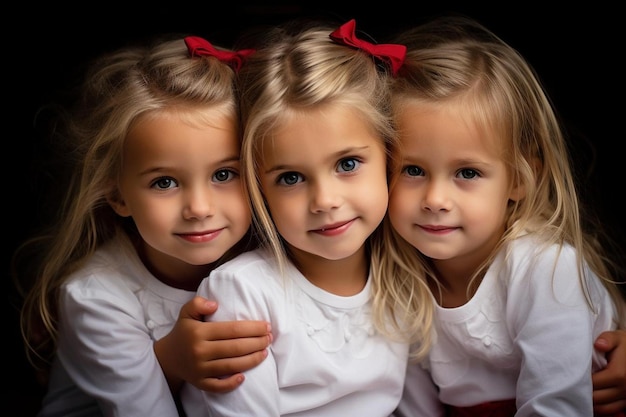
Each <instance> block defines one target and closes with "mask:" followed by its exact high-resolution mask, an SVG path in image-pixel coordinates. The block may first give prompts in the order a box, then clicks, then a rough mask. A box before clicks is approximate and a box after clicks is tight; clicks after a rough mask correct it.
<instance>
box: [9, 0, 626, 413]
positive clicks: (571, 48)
mask: <svg viewBox="0 0 626 417" xmlns="http://www.w3.org/2000/svg"><path fill="white" fill-rule="evenodd" d="M155 3H156V2H155ZM210 3H211V2H206V1H205V2H170V3H169V4H168V5H167V6H163V5H161V6H158V5H156V4H154V3H145V4H143V3H140V2H139V3H138V2H127V3H126V4H124V5H121V4H120V5H115V4H112V3H106V4H105V3H104V2H101V3H92V2H85V4H84V6H78V7H76V6H75V7H71V8H70V7H65V6H63V5H60V4H58V3H57V4H54V2H50V3H49V4H47V5H45V6H35V5H33V4H30V3H29V4H23V5H16V6H15V9H14V10H17V11H14V12H12V13H9V12H6V11H5V12H4V13H3V15H4V19H3V20H4V22H3V23H4V25H3V26H4V28H3V29H2V30H3V35H4V36H3V46H4V47H5V55H4V57H3V67H4V69H3V78H4V88H5V91H7V92H8V93H9V94H8V96H7V94H5V95H4V97H5V98H7V99H6V100H5V101H4V106H3V109H4V112H5V114H7V111H8V115H7V116H5V118H4V121H5V122H7V124H8V125H7V126H5V128H4V129H3V132H2V134H3V136H4V137H3V143H4V152H3V154H4V155H5V157H4V160H5V162H4V164H3V169H4V170H5V174H4V185H5V186H8V189H7V188H6V187H5V188H4V189H5V195H4V198H3V201H4V203H3V206H4V216H5V224H6V228H5V229H6V232H5V234H6V236H7V237H6V238H5V239H6V240H5V242H8V246H9V247H8V249H5V254H6V255H5V259H6V261H5V262H6V263H5V265H7V267H6V271H7V273H6V274H5V276H4V282H5V288H6V290H5V292H6V293H7V294H8V300H7V305H8V307H9V311H8V312H7V315H6V317H9V319H8V321H9V326H8V329H9V337H8V338H6V339H5V340H8V341H9V343H8V344H9V350H8V355H7V356H5V361H6V362H7V364H6V368H5V369H7V371H5V372H4V375H5V385H4V386H5V387H7V386H8V395H7V396H5V398H7V399H8V402H7V403H5V405H3V406H0V407H6V408H5V410H6V411H7V412H8V413H9V414H7V415H11V416H34V415H35V412H36V410H37V409H38V408H39V404H40V400H41V395H42V392H43V391H42V388H41V387H40V386H39V385H38V384H37V382H36V381H35V378H34V374H33V372H32V370H31V369H30V367H29V366H28V363H27V361H26V359H25V357H24V353H23V348H22V343H21V337H20V333H19V327H18V318H17V317H18V316H17V306H18V301H17V298H16V294H15V291H14V287H13V285H12V283H11V278H10V277H9V274H8V271H9V268H8V265H9V260H10V256H11V254H12V252H13V251H14V249H15V248H16V246H17V244H18V243H19V242H21V241H22V240H24V239H25V238H26V237H27V236H29V235H30V234H32V233H33V232H36V231H37V230H38V228H39V227H41V226H42V223H44V222H45V221H46V215H45V213H46V209H47V207H46V205H45V201H46V200H45V199H43V198H42V195H43V194H46V195H48V194H57V193H58V195H59V196H60V195H61V194H62V192H63V190H54V189H52V190H50V189H47V188H46V187H48V186H49V182H48V181H46V180H44V178H42V175H43V174H42V172H41V161H42V160H43V159H45V158H46V156H47V148H46V146H45V145H44V143H45V139H44V134H45V131H42V128H41V127H39V126H37V124H36V122H35V115H36V113H37V111H38V109H40V108H41V107H42V106H44V105H46V104H47V103H49V102H50V101H54V100H57V99H58V98H59V97H61V96H62V95H63V94H64V91H65V90H66V89H67V88H68V87H69V86H71V85H73V84H72V83H74V82H75V81H76V78H77V77H78V76H79V75H80V74H82V70H83V66H84V65H85V63H86V62H87V61H88V60H89V59H91V58H93V57H95V56H96V55H99V54H100V53H102V52H105V51H107V50H110V49H114V48H117V47H120V46H123V45H124V44H125V43H127V42H129V41H134V40H141V39H144V38H148V37H150V36H151V35H153V34H158V33H170V32H180V33H183V34H194V35H198V36H203V37H206V38H207V39H208V40H209V41H210V42H212V43H214V44H218V45H223V46H230V44H231V43H232V41H234V39H235V38H236V36H237V35H238V34H239V33H241V32H242V31H243V30H246V29H247V28H250V27H252V26H256V25H265V24H274V23H280V22H282V21H285V20H288V19H291V18H294V17H303V16H311V17H323V18H326V17H327V18H333V19H338V21H339V22H344V21H347V20H349V19H351V18H355V19H356V20H357V30H359V31H365V32H367V33H368V34H370V35H371V36H372V37H373V38H374V39H376V40H378V41H384V40H386V37H387V36H388V35H390V34H392V33H395V32H396V31H398V30H401V29H403V28H405V27H408V26H411V25H415V24H418V23H420V22H422V21H423V20H425V19H428V18H429V17H432V16H435V15H439V14H442V13H460V14H465V15H469V16H471V17H474V18H476V19H478V20H479V21H481V22H482V23H484V24H485V25H486V26H487V27H489V28H490V29H492V30H493V31H494V32H495V33H496V34H498V35H500V36H501V37H502V38H503V39H504V40H505V41H507V42H508V43H509V44H511V45H512V46H513V47H515V48H516V49H518V50H519V51H520V52H521V53H522V54H523V55H524V56H525V57H526V58H527V60H528V61H529V62H530V63H531V65H532V66H534V68H535V69H536V70H537V72H538V73H539V75H540V78H541V80H542V82H543V83H544V85H545V87H546V90H547V91H548V94H549V95H550V96H551V98H552V100H553V102H554V105H555V107H556V109H557V111H558V113H559V114H560V116H561V119H562V121H563V122H564V124H565V128H566V131H567V134H568V135H569V136H570V139H571V143H572V149H573V152H574V153H573V155H574V161H575V164H574V165H575V170H576V173H577V175H578V176H579V178H580V179H581V184H582V186H583V188H582V192H583V196H584V199H585V202H591V203H593V204H594V206H595V209H596V211H597V213H598V214H599V216H600V218H602V219H603V222H604V225H605V227H606V228H607V229H608V230H609V231H610V232H611V233H612V234H613V237H614V238H615V239H616V240H617V241H618V243H620V244H621V245H622V246H624V247H626V220H625V219H624V215H623V212H622V210H623V209H622V203H621V201H622V200H623V198H624V196H623V191H624V190H625V187H624V173H625V171H624V170H623V168H624V167H626V164H625V163H624V158H623V157H622V155H621V153H622V152H623V151H622V148H623V147H624V139H626V137H625V135H624V119H625V117H624V77H625V76H626V72H625V71H624V68H623V66H622V61H623V59H624V51H625V49H624V45H623V40H624V36H623V33H621V31H619V27H620V26H621V20H622V19H621V17H620V15H619V13H618V12H617V10H616V9H615V7H616V6H609V5H608V4H607V5H603V4H602V3H601V2H593V3H589V2H583V4H584V6H573V5H571V4H570V5H568V6H567V7H566V8H563V7H560V8H558V7H555V6H553V5H550V4H548V2H543V3H537V4H532V3H529V2H513V3H512V2H500V4H499V5H496V6H493V5H492V6H487V5H481V4H479V3H474V4H470V3H469V2H459V3H458V4H456V3H454V2H445V1H439V2H437V3H436V4H425V2H413V4H407V5H402V6H400V5H399V4H398V5H395V4H393V3H392V2H384V3H382V4H380V3H379V4H374V5H373V6H365V5H361V6H360V7H354V6H346V5H339V4H332V5H324V4H321V3H318V4H317V5H295V4H291V3H287V2H282V3H278V2H274V3H261V4H245V3H244V4H221V5H217V4H210ZM233 3H235V2H233ZM431 3H432V2H431ZM618 20H619V24H618ZM8 27H10V28H11V29H10V30H8V29H7V28H8ZM44 188H45V189H44ZM7 210H8V212H7ZM620 261H621V262H623V260H620ZM4 351H5V352H7V350H6V349H5V350H4ZM294 354H296V353H295V352H294Z"/></svg>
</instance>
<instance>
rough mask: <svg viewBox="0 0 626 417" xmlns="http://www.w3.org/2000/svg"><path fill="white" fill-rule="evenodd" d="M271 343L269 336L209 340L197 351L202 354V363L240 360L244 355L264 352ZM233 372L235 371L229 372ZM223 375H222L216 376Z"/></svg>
mask: <svg viewBox="0 0 626 417" xmlns="http://www.w3.org/2000/svg"><path fill="white" fill-rule="evenodd" d="M271 342H272V338H271V334H270V335H263V336H258V337H245V338H239V339H223V340H210V341H206V342H205V345H206V346H205V347H202V346H201V349H199V351H201V352H204V357H202V358H201V360H204V361H216V360H220V359H228V358H233V359H234V358H240V357H242V356H245V355H250V354H254V353H256V352H261V351H265V349H266V348H267V347H268V346H269V345H270V343H271ZM231 371H235V369H233V370H231ZM218 375H223V374H218Z"/></svg>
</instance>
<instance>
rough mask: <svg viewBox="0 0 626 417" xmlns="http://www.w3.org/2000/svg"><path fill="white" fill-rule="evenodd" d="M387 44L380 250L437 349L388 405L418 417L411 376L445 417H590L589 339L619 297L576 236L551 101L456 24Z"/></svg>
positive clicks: (609, 324) (619, 311) (618, 310)
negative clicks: (385, 223) (390, 94)
mask: <svg viewBox="0 0 626 417" xmlns="http://www.w3.org/2000/svg"><path fill="white" fill-rule="evenodd" d="M396 41H397V42H398V43H401V44H404V45H407V46H408V52H407V59H406V61H405V63H404V66H403V68H402V69H401V70H400V76H399V77H398V78H397V82H396V83H395V85H394V103H393V104H394V114H395V116H396V122H397V128H398V130H399V134H400V139H401V149H402V158H403V160H402V162H401V164H400V166H399V167H397V169H394V170H393V176H392V178H393V179H392V184H391V187H390V189H391V191H390V200H389V218H390V221H391V224H392V225H393V228H394V229H395V230H396V231H397V233H398V234H399V235H400V236H401V237H402V238H403V239H405V241H406V242H403V241H402V240H401V239H398V240H397V242H396V243H397V245H390V248H398V249H397V253H396V256H397V257H398V258H399V259H401V260H402V261H403V262H404V263H403V264H402V265H407V269H408V270H414V271H417V272H416V277H417V278H419V277H424V276H425V277H426V279H427V283H428V286H429V287H430V290H431V292H432V297H433V299H434V301H435V302H436V305H435V321H434V330H435V333H436V336H435V337H436V339H435V342H434V343H433V345H432V349H431V351H430V352H429V354H428V357H427V359H426V360H425V361H423V362H422V363H421V364H420V365H415V366H413V367H410V368H409V371H408V374H407V382H406V392H405V396H404V399H403V402H402V404H401V406H400V409H399V410H400V411H401V412H402V413H404V414H406V415H411V416H416V415H421V414H419V413H416V412H415V411H414V410H413V409H412V408H413V406H415V405H416V404H417V405H419V402H420V397H421V396H422V395H423V390H422V385H420V384H421V383H420V384H413V383H412V382H411V379H412V378H413V375H420V372H421V370H420V366H421V367H423V368H425V369H427V370H428V372H429V373H430V375H431V376H432V379H433V381H434V383H435V384H436V386H437V388H438V390H439V398H440V400H441V401H442V402H443V403H444V404H445V405H446V408H447V413H448V414H447V415H448V416H453V417H454V416H484V415H490V416H513V415H515V416H529V415H544V416H547V415H550V416H568V417H572V416H586V417H589V416H591V415H593V402H592V377H591V373H592V370H596V369H599V368H600V367H602V366H604V365H605V363H606V361H605V360H604V358H603V357H602V356H601V355H599V354H597V353H594V352H593V349H592V343H593V340H594V339H595V338H596V337H597V336H598V335H599V334H600V333H601V332H602V331H605V330H611V329H615V328H621V329H623V328H624V326H625V324H626V323H625V316H624V302H623V300H622V299H621V297H620V294H619V291H618V289H617V286H616V285H615V283H614V279H612V278H611V272H612V271H613V268H612V265H611V264H610V263H609V262H608V261H607V260H606V259H605V256H604V254H603V252H602V249H601V248H599V247H598V246H597V245H596V242H595V241H594V240H593V238H592V237H590V236H588V235H586V234H585V233H584V232H583V227H582V225H581V223H582V214H581V209H580V203H579V201H578V197H577V190H576V186H575V184H574V178H573V174H572V169H571V167H570V166H569V162H568V161H569V157H568V154H567V144H566V143H565V139H564V137H563V134H562V132H561V130H560V127H559V124H558V122H557V118H556V116H555V114H554V111H553V109H552V107H551V104H550V101H549V99H548V98H547V96H546V95H545V93H544V91H543V89H542V87H541V85H540V83H539V81H538V80H537V78H536V75H535V73H534V72H533V70H532V69H531V68H530V66H529V64H528V63H527V62H525V61H524V59H523V58H522V57H521V56H520V55H519V54H518V53H517V52H516V51H515V50H514V49H512V48H511V47H510V46H508V45H507V44H505V43H504V42H503V41H502V40H500V39H498V38H497V37H496V36H495V35H493V34H492V33H491V32H489V31H488V30H487V29H485V28H484V27H482V26H481V25H480V24H478V23H476V22H474V21H471V20H469V19H467V20H466V19H462V18H458V19H455V18H450V19H447V20H446V19H445V18H442V19H440V20H435V21H434V22H432V23H431V24H427V25H423V26H422V27H418V28H416V29H413V30H408V31H406V32H405V33H403V34H401V35H400V36H398V37H397V38H396ZM407 242H408V244H410V245H412V246H413V247H414V248H415V249H417V250H418V251H419V252H417V251H415V249H414V248H413V247H410V246H409V245H408V244H407ZM420 377H421V376H420ZM424 415H427V414H424Z"/></svg>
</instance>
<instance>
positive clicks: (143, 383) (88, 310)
mask: <svg viewBox="0 0 626 417" xmlns="http://www.w3.org/2000/svg"><path fill="white" fill-rule="evenodd" d="M194 296H195V292H193V291H185V290H180V289H176V288H172V287H169V286H167V285H165V284H164V283H162V282H161V281H159V280H158V279H156V278H155V277H154V276H153V275H152V274H150V273H149V272H148V270H147V269H146V268H145V267H144V265H143V264H142V263H141V261H140V260H139V258H138V256H137V254H136V252H135V251H134V249H133V248H132V246H131V245H130V244H129V243H128V242H127V241H125V240H123V239H119V240H114V241H112V242H110V243H109V244H107V245H106V246H103V247H102V248H101V249H99V250H98V251H97V252H96V253H95V255H94V256H93V257H92V258H91V259H89V260H88V261H87V263H86V264H85V265H84V267H82V268H81V269H80V270H78V271H76V272H75V273H74V274H73V275H72V276H71V277H70V278H69V279H68V280H67V282H66V283H65V284H64V285H63V287H62V289H61V296H60V300H59V340H58V347H57V351H56V353H57V356H56V362H55V363H54V366H53V369H52V374H51V379H50V382H49V387H48V392H47V393H46V396H45V398H44V401H43V407H42V410H41V413H40V416H41V417H48V416H63V417H67V416H73V417H76V416H124V417H129V416H133V417H140V416H146V417H157V416H163V417H174V416H178V412H177V410H176V405H175V402H174V400H173V397H172V394H171V393H170V390H169V387H168V385H167V381H166V379H165V376H164V374H163V372H162V370H161V367H160V365H159V362H158V361H157V358H156V355H155V353H154V350H153V344H154V342H155V341H156V340H158V339H160V338H162V337H163V336H165V335H166V334H167V333H169V331H170V330H171V328H172V327H173V325H174V323H175V322H176V320H177V318H178V313H179V311H180V308H181V307H182V305H183V304H184V303H186V302H187V301H189V300H190V299H192V298H193V297H194Z"/></svg>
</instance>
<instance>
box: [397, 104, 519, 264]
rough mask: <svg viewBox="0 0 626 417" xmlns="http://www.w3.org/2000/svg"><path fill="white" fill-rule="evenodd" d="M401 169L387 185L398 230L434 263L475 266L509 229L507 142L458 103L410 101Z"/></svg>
mask: <svg viewBox="0 0 626 417" xmlns="http://www.w3.org/2000/svg"><path fill="white" fill-rule="evenodd" d="M398 116H399V118H398V119H397V122H398V129H399V131H400V139H401V149H402V155H401V156H402V158H403V161H402V168H401V171H400V172H398V173H394V175H395V179H396V180H397V181H396V183H395V184H394V186H393V188H392V189H391V192H390V199H389V217H390V220H391V223H392V225H393V227H394V228H395V229H396V230H397V231H398V233H399V234H400V235H401V236H402V237H403V238H404V239H405V240H407V241H408V242H409V243H410V244H412V245H413V246H414V247H415V248H417V249H418V250H419V251H420V252H422V253H423V254H424V255H426V256H428V257H430V258H432V259H433V260H434V262H435V265H439V266H441V265H443V262H444V261H445V262H448V261H454V263H453V264H450V265H454V266H455V268H457V269H460V270H465V271H466V272H468V273H471V272H473V269H474V268H476V266H477V265H478V264H480V263H481V262H482V261H483V260H484V259H485V258H486V257H487V256H488V255H489V254H490V252H491V250H492V249H493V247H494V246H495V245H496V243H497V241H498V240H499V238H500V237H501V235H502V234H503V232H504V230H505V229H504V228H505V216H506V210H507V204H508V202H509V200H510V199H514V198H515V196H514V195H513V191H512V190H511V187H510V184H511V180H510V176H509V174H508V170H507V167H506V166H505V163H504V161H503V157H502V153H503V149H502V145H501V143H502V141H501V140H500V139H499V138H497V137H493V135H485V134H484V130H482V131H481V130H478V129H476V127H475V126H474V125H473V124H472V123H471V122H468V120H467V118H464V117H463V113H462V109H460V108H457V107H454V106H452V107H450V106H448V107H437V108H435V107H429V106H424V105H417V104H415V103H410V104H408V105H407V106H406V107H405V108H404V110H402V111H401V112H400V113H399V115H398Z"/></svg>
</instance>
